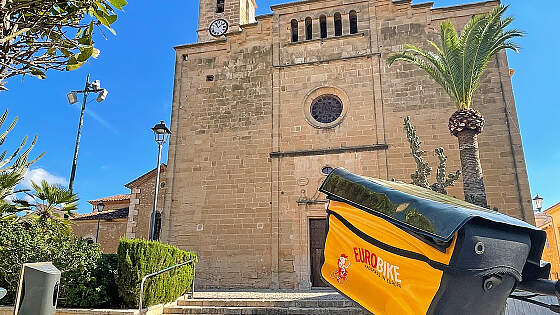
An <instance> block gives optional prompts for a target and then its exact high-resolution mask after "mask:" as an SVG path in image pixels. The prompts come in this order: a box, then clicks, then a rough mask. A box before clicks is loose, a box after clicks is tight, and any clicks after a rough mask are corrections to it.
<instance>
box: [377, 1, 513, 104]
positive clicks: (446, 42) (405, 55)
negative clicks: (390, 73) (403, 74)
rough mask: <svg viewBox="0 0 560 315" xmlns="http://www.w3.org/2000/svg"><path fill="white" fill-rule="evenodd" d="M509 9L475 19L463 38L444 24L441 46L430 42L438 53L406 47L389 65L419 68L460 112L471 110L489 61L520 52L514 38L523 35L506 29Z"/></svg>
mask: <svg viewBox="0 0 560 315" xmlns="http://www.w3.org/2000/svg"><path fill="white" fill-rule="evenodd" d="M507 9H508V6H498V7H496V8H495V9H494V10H492V11H491V12H489V13H487V14H483V15H477V16H475V17H473V18H472V19H471V20H470V21H469V22H468V23H467V24H466V25H465V27H464V29H463V31H462V33H461V35H460V36H459V35H458V34H457V30H456V29H455V27H454V26H453V24H452V23H451V22H450V21H445V22H443V23H442V24H441V29H440V44H441V46H438V45H437V44H435V43H434V42H431V41H428V42H429V44H430V45H431V46H432V48H433V49H435V52H430V51H425V50H421V49H418V48H416V47H414V46H411V45H405V46H404V47H403V50H402V51H401V52H399V53H396V54H394V55H392V56H389V58H388V59H387V61H388V65H389V66H391V65H392V64H393V63H394V62H395V61H397V60H402V61H405V62H409V63H412V64H414V65H416V66H418V67H419V68H421V69H423V70H424V71H426V72H427V73H428V74H429V75H430V76H431V77H432V78H433V79H434V80H435V81H436V82H437V83H438V84H439V85H441V86H442V87H443V88H444V90H445V91H446V92H447V94H449V96H450V97H451V98H452V100H453V101H454V102H455V103H456V105H457V108H458V109H459V110H460V109H468V108H470V107H471V105H472V97H473V95H474V92H475V91H476V90H477V89H478V87H479V82H480V79H481V77H482V74H483V73H484V71H485V70H486V67H487V65H488V63H489V62H490V60H492V58H494V57H495V55H496V54H497V53H498V52H499V51H502V50H506V49H511V50H513V51H515V52H517V51H518V50H519V46H518V45H517V44H516V43H515V42H513V39H514V38H517V37H521V36H523V33H522V32H521V31H519V30H515V29H513V30H506V28H507V27H508V26H510V25H511V23H512V22H513V18H512V17H505V18H504V17H503V15H504V13H505V12H506V10H507Z"/></svg>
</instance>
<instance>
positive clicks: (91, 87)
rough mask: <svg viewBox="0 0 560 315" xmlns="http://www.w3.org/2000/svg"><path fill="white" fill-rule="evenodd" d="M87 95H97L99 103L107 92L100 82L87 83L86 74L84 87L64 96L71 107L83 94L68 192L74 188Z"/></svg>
mask: <svg viewBox="0 0 560 315" xmlns="http://www.w3.org/2000/svg"><path fill="white" fill-rule="evenodd" d="M88 93H98V94H97V102H98V103H100V102H102V101H104V100H105V98H106V97H107V94H108V93H109V92H108V91H107V90H106V89H102V88H101V82H99V80H95V81H93V82H89V74H88V75H87V78H86V86H85V88H84V89H83V90H82V91H71V92H70V93H68V94H67V95H66V97H67V98H68V103H70V105H72V104H75V103H77V102H78V94H84V98H83V102H82V111H81V113H80V122H79V124H78V135H77V136H76V146H75V147H74V159H73V160H72V171H71V173H70V182H69V184H68V190H70V191H72V187H73V186H74V178H75V177H76V164H77V162H78V148H79V146H80V137H81V135H82V125H83V124H84V112H85V110H86V101H87V96H88Z"/></svg>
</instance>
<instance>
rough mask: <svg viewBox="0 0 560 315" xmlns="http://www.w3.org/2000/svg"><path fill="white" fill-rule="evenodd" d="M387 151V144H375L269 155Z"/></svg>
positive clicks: (292, 155) (278, 156)
mask: <svg viewBox="0 0 560 315" xmlns="http://www.w3.org/2000/svg"><path fill="white" fill-rule="evenodd" d="M387 149H389V146H388V145H387V144H373V145H361V146H354V147H335V148H324V149H314V150H296V151H283V152H282V151H281V152H270V153H269V154H270V157H271V158H282V157H294V156H311V155H328V154H339V153H346V152H364V151H378V150H387Z"/></svg>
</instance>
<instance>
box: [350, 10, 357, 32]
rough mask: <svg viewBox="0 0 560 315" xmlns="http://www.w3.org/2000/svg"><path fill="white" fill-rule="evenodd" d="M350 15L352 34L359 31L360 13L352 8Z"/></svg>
mask: <svg viewBox="0 0 560 315" xmlns="http://www.w3.org/2000/svg"><path fill="white" fill-rule="evenodd" d="M348 17H349V19H350V34H356V33H358V14H357V13H356V11H354V10H352V11H350V14H349V15H348Z"/></svg>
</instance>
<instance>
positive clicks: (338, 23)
mask: <svg viewBox="0 0 560 315" xmlns="http://www.w3.org/2000/svg"><path fill="white" fill-rule="evenodd" d="M341 35H342V18H341V17H340V13H338V12H336V13H335V14H334V36H341Z"/></svg>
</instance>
